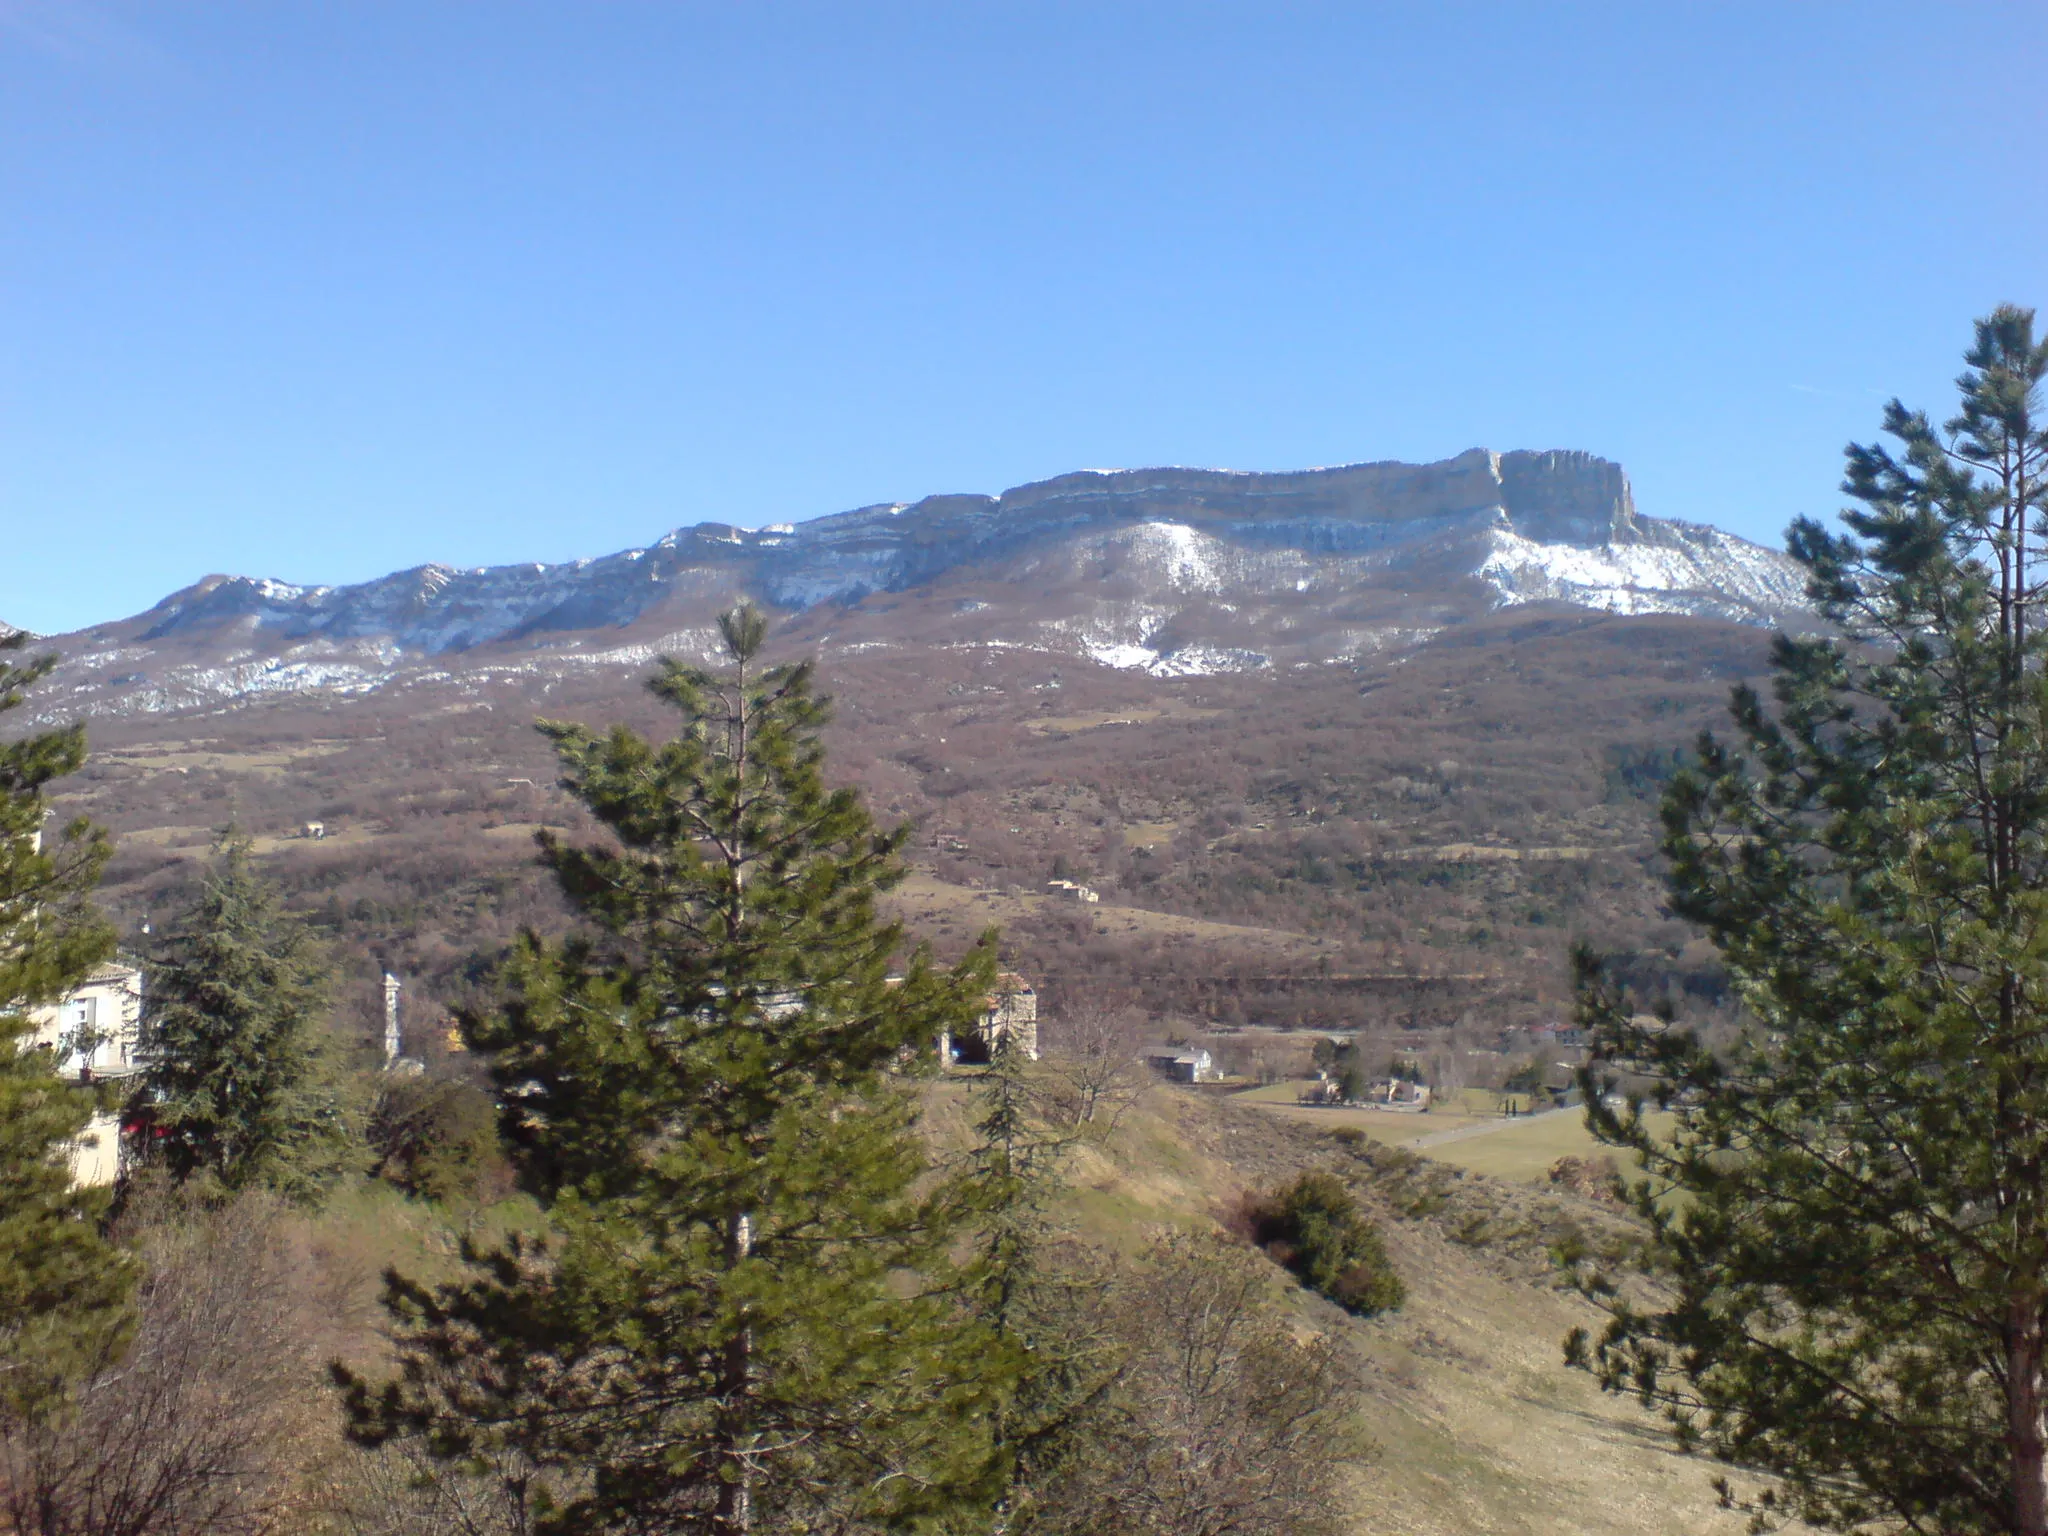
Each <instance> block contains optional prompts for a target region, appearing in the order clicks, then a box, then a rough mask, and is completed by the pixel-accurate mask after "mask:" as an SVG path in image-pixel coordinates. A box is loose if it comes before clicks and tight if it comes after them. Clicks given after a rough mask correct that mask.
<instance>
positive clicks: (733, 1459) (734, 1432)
mask: <svg viewBox="0 0 2048 1536" xmlns="http://www.w3.org/2000/svg"><path fill="white" fill-rule="evenodd" d="M753 1247H754V1223H753V1221H752V1219H751V1218H750V1217H747V1216H745V1215H740V1216H735V1217H734V1218H733V1219H732V1221H731V1223H730V1224H729V1225H728V1226H727V1228H726V1239H725V1257H726V1269H727V1270H728V1271H731V1270H732V1269H734V1268H736V1267H737V1266H738V1264H739V1262H740V1260H742V1259H744V1258H745V1257H746V1256H747V1255H748V1254H749V1253H751V1252H752V1251H753ZM753 1352H754V1334H753V1330H752V1329H750V1328H746V1327H741V1328H739V1329H738V1330H736V1331H735V1332H734V1334H733V1336H732V1338H731V1339H730V1340H729V1341H728V1342H727V1343H726V1346H725V1370H724V1372H723V1375H722V1379H721V1381H720V1383H719V1387H720V1391H721V1395H722V1396H723V1398H724V1406H723V1407H722V1408H721V1409H720V1410H719V1441H720V1444H719V1451H720V1454H721V1458H722V1459H723V1460H724V1462H725V1464H726V1465H725V1468H724V1469H723V1472H724V1475H723V1476H722V1477H721V1478H720V1479H719V1484H718V1516H717V1526H718V1530H719V1532H720V1536H745V1533H746V1532H748V1531H750V1530H751V1529H752V1528H753V1524H754V1497H753V1481H754V1474H753V1468H752V1466H751V1465H750V1464H749V1462H748V1460H747V1454H746V1453H747V1440H748V1429H747V1417H748V1415H747V1396H748V1393H749V1392H750V1391H751V1390H752V1377H753Z"/></svg>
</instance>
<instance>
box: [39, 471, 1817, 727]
mask: <svg viewBox="0 0 2048 1536" xmlns="http://www.w3.org/2000/svg"><path fill="white" fill-rule="evenodd" d="M740 597H750V598H752V599H754V600H756V601H758V602H761V603H763V604H764V605H766V606H767V607H769V608H770V609H772V610H774V611H775V613H776V615H777V617H778V619H779V620H780V621H781V622H782V625H783V627H784V628H785V630H786V631H788V632H789V633H790V634H791V635H792V637H793V638H797V639H801V640H804V641H805V642H806V643H811V644H814V645H817V646H820V647H829V646H831V645H833V644H838V645H842V646H844V645H857V646H860V647H861V648H864V649H873V648H877V647H889V646H894V645H903V644H917V643H926V644H949V645H974V644H993V645H1003V646H1021V647H1025V648H1032V649H1045V650H1050V651H1054V652H1063V653H1068V654H1073V655H1076V656H1085V657H1087V658H1089V659H1091V660H1094V661H1096V662H1099V663H1102V664H1104V665H1109V666H1119V667H1143V668H1146V669H1148V670H1152V671H1155V672H1159V673H1161V674H1163V675H1192V674H1199V673H1204V672H1213V671H1218V670H1256V669H1258V668H1262V667H1267V666H1273V665H1288V664H1296V663H1305V662H1331V661H1344V660H1347V659H1356V658H1358V657H1359V656H1361V655H1364V654H1371V653H1378V652H1381V651H1384V650H1386V649H1388V648H1390V647H1393V648H1398V647H1400V646H1403V645H1406V644H1412V643H1415V642H1417V641H1418V640H1420V639H1423V638H1426V637H1427V635H1428V634H1430V633H1434V632H1436V631H1438V630H1440V629H1441V628H1442V627H1443V626H1444V625H1445V624H1449V623H1456V622H1460V621H1462V620H1465V619H1469V618H1471V617H1474V616H1477V615H1479V614H1482V613H1485V612H1488V611H1491V610H1493V609H1496V608H1499V607H1503V606H1511V605H1517V604H1525V603H1532V602H1561V603H1566V604H1569V605H1572V606H1575V607H1581V608H1592V609H1596V610H1601V611H1606V612H1612V613H1622V614H1651V613H1678V614H1691V615H1696V616H1700V617H1710V618H1722V619H1735V620H1738V621H1742V622H1748V623H1758V624H1779V623H1784V622H1787V621H1788V620H1796V619H1797V618H1798V617H1799V616H1801V615H1802V614H1803V613H1804V610H1805V602H1804V595H1803V579H1802V577H1801V574H1800V572H1799V571H1798V569H1797V567H1796V566H1794V565H1793V563H1792V562H1791V561H1790V559H1789V557H1787V556H1785V555H1783V554H1781V553H1778V552H1776V551H1773V550H1769V549H1766V548H1764V547H1763V546H1761V545H1756V544H1753V543H1750V542H1749V541H1747V540H1744V539H1740V538H1738V537H1736V536H1735V535H1733V534H1728V533H1725V532H1723V531H1721V530H1719V529H1716V528H1712V527H1709V526H1706V525H1702V524H1692V523H1683V522H1677V521H1671V520H1664V519H1658V518H1653V517H1648V516H1645V515H1643V514H1641V513H1639V512H1638V510H1637V508H1636V505H1635V499H1634V495H1633V492H1632V490H1631V488H1630V486H1629V482H1628V477H1627V475H1626V474H1625V473H1624V472H1623V470H1622V468H1621V466H1620V465H1619V464H1616V463H1614V462H1613V461H1611V460H1607V459H1602V458H1599V457H1597V456H1595V455H1593V454H1590V453H1585V452H1582V451H1578V450H1544V451H1530V450H1520V451H1512V452H1496V451H1493V450H1490V449H1485V448H1475V449H1470V450H1468V451H1466V452H1464V453H1461V454H1458V455H1456V456H1454V457H1453V458H1450V459H1445V460H1440V461H1437V462H1434V463H1429V464H1409V463H1404V462H1401V461H1394V460H1382V461H1374V462H1368V463H1359V464H1350V465H1340V466H1335V467H1328V468H1321V469H1306V470H1286V471H1240V470H1214V469H1197V468H1184V467H1159V468H1150V469H1119V470H1077V471H1072V472H1069V473H1067V474H1063V475H1058V476H1054V477H1052V478H1050V479H1047V480H1041V481H1034V482H1031V483H1029V484H1026V485H1022V486H1015V487H1012V488H1011V489H1009V490H1007V491H1004V492H1002V493H1001V494H999V495H995V496H989V495H979V494H964V493H949V494H942V495H934V496H927V497H924V498H922V499H921V500H918V501H915V502H893V503H877V504H873V505H870V506H865V507H857V508H854V509H852V510H850V511H845V512H838V513H831V514H827V515H825V516H822V517H818V518H813V519H810V520H808V521H805V522H801V523H777V524H769V525H767V526H765V527H761V528H753V529H747V528H741V527H738V526H736V525H733V524H727V523H718V522H704V523H698V524H696V525H694V526H691V527H686V528H678V529H675V530H673V531H672V532H670V533H668V534H666V535H664V536H663V537H662V538H661V539H659V540H657V541H655V542H654V543H653V544H650V545H647V546H644V547H641V548H636V549H628V550H622V551H618V552H616V553H613V554H610V555H605V556H600V557H597V558H594V559H584V560H576V561H569V562H563V563H559V564H552V565H550V564H544V563H523V564H516V565H501V566H487V567H474V568H459V567H453V566H447V565H439V564H427V565H420V566H415V567H412V568H410V569H408V570H404V571H396V572H392V573H390V574H388V575H386V576H383V577H379V578H376V579H374V580H371V581H367V582H359V583H353V584H348V585H339V586H306V585H298V584H293V583H288V582H281V581H276V580H271V579H266V578H257V577H246V576H223V575H216V576H209V577H206V578H204V579H203V580H201V581H199V582H195V583H193V584H192V585H190V586H187V587H185V588H182V589H180V590H179V591H177V592H174V593H172V594H170V595H169V596H167V597H166V598H164V599H163V600H162V601H160V602H159V603H157V604H156V605H155V606H154V607H152V608H150V609H149V610H147V611H146V612H144V613H142V614H138V615H135V616H134V617H132V618H130V619H126V620H120V621H116V622H114V623H110V624H102V625H97V626H94V627H92V628H91V629H90V630H88V631H81V632H79V634H78V635H77V636H76V637H74V643H73V644H71V645H68V646H66V649H67V651H69V652H70V653H71V655H72V658H73V659H72V661H71V663H69V664H67V668H66V671H67V672H69V673H71V674H72V682H73V686H74V688H75V689H80V690H82V694H81V696H80V699H79V702H80V704H81V706H83V707H87V708H88V709H91V708H97V707H98V705H99V704H100V703H111V702H112V699H113V695H116V694H119V693H120V690H121V688H124V687H125V688H126V689H128V692H129V694H130V695H135V694H137V692H138V690H140V692H141V693H142V694H145V695H148V697H146V698H142V699H140V700H139V702H136V704H135V707H140V708H164V707H178V701H181V700H182V701H183V702H199V701H200V699H202V698H203V697H206V696H213V697H232V696H235V695H238V694H241V693H245V692H250V691H258V692H260V691H267V690H274V689H279V688H283V689H319V688H342V689H348V688H351V687H357V686H361V687H376V686H382V684H383V683H385V682H388V681H391V680H393V679H394V678H396V677H398V676H399V675H401V674H403V673H405V672H407V671H413V672H418V671H420V670H422V669H427V670H432V671H436V672H441V671H445V670H448V669H454V670H466V669H472V668H475V667H477V666H499V667H501V666H508V665H509V666H519V665H522V664H531V665H540V664H543V663H546V664H550V665H555V664H569V665H586V664H592V663H598V664H602V663H605V662H608V661H611V662H635V661H640V660H644V659H645V657H646V656H648V655H651V654H654V652H655V651H659V650H675V651H682V652H685V653H688V652H692V651H701V650H702V649H703V648H704V646H706V645H707V644H709V642H710V633H711V632H710V629H709V623H710V619H711V616H712V615H714V614H715V613H716V612H717V611H718V610H719V609H720V608H722V607H724V606H726V605H728V604H729V603H731V602H732V601H734V600H736V599H738V598H740ZM131 662H132V663H135V664H136V665H134V666H129V665H128V663H131ZM116 668H119V670H115V669H116ZM89 674H90V675H89ZM151 690H154V692H153V693H152V692H151ZM92 694H106V695H108V697H107V698H106V699H104V700H95V699H93V698H90V697H86V695H92Z"/></svg>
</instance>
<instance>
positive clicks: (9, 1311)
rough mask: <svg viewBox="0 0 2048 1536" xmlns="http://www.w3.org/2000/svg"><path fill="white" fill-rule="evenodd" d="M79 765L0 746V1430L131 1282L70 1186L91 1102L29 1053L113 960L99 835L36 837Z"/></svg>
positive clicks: (72, 1361)
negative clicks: (51, 795)
mask: <svg viewBox="0 0 2048 1536" xmlns="http://www.w3.org/2000/svg"><path fill="white" fill-rule="evenodd" d="M27 639H28V637H27V636H26V635H25V634H22V633H19V632H16V633H14V634H10V635H7V636H4V637H0V714H5V713H7V712H9V711H12V710H15V709H18V708H20V707H21V705H22V703H23V702H24V700H25V698H26V696H27V692H28V690H29V688H31V687H32V686H33V685H34V684H35V683H36V682H37V681H38V680H39V679H40V678H41V677H42V676H43V675H44V674H45V673H47V672H48V671H49V669H50V667H51V666H52V665H53V663H54V661H55V658H54V657H50V656H43V657H38V658H35V659H33V660H29V661H25V662H24V661H21V660H17V659H16V653H18V652H20V651H21V650H22V648H23V647H24V646H25V645H26V643H27ZM84 761H85V731H84V729H83V728H82V727H80V726H72V727H70V728H68V729H62V730H53V731H44V732H40V733H37V734H32V735H28V736H24V737H21V738H19V739H17V740H14V741H10V742H8V743H6V744H5V745H0V1419H5V1418H10V1417H14V1416H17V1415H22V1414H38V1413H41V1412H44V1411H47V1410H48V1409H49V1408H51V1407H52V1406H53V1404H54V1403H56V1402H58V1401H60V1400H61V1395H62V1390H63V1387H64V1386H65V1384H66V1382H67V1380H68V1378H70V1376H71V1375H72V1373H73V1372H74V1371H75V1370H76V1369H77V1368H78V1367H80V1366H81V1365H82V1364H83V1362H84V1361H85V1360H87V1359H89V1358H92V1357H95V1356H97V1355H99V1354H100V1353H101V1352H102V1351H103V1350H104V1349H105V1348H108V1347H111V1346H112V1345H114V1344H116V1343H117V1342H118V1340H119V1339H120V1337H121V1335H122V1334H123V1333H124V1332H125V1330H126V1328H127V1326H128V1323H129V1313H128V1298H129V1295H130V1292H131V1290H132V1288H133V1285H134V1279H135V1276H134V1272H133V1269H132V1267H131V1265H130V1262H129V1261H128V1259H127V1258H126V1256H125V1255H123V1254H122V1253H120V1252H119V1251H118V1250H116V1249H115V1248H113V1247H112V1246H110V1245H109V1244H108V1243H107V1242H106V1241H104V1239H103V1238H102V1237H101V1236H100V1232H99V1220H100V1218H101V1216H102V1215H103V1214H104V1212H105V1209H106V1200H107V1191H105V1190H95V1189H81V1188H79V1187H77V1186H76V1185H74V1184H73V1182H72V1178H71V1159H70V1151H71V1147H72V1145H73V1144H74V1143H75V1142H76V1141H77V1139H78V1137H79V1136H80V1134H81V1133H82V1132H83V1131H84V1130H85V1128H86V1125H87V1123H88V1122H89V1121H90V1120H91V1118H92V1115H93V1111H94V1108H95V1104H94V1098H93V1094H92V1091H91V1090H90V1089H88V1088H84V1087H81V1086H79V1085H77V1084H75V1083H66V1082H64V1081H62V1080H61V1079H60V1078H59V1077H58V1076H57V1071H56V1062H55V1061H54V1059H53V1058H52V1056H51V1054H50V1052H48V1051H47V1050H42V1049H37V1048H34V1047H31V1046H29V1045H28V1044H27V1040H28V1036H29V1035H30V1033H31V1032H32V1030H33V1027H34V1025H33V1021H32V1014H33V1011H34V1010H36V1009H38V1008H40V1007H45V1006H47V1005H49V1004H52V1003H54V1002H56V1001H57V1000H58V999H59V998H60V997H62V996H63V994H64V993H65V992H67V991H69V990H70V989H71V988H73V987H75V986H77V985H78V984H79V983H80V982H82V981H83V980H84V979H85V978H86V976H87V975H88V974H90V972H91V971H92V968H93V967H94V966H95V965H97V964H98V963H99V962H101V961H102V960H105V959H106V958H107V957H108V956H109V955H110V954H112V953H113V947H114V944H113V934H112V932H111V930H110V929H109V928H108V927H107V925H106V923H105V922H104V921H103V920H102V919H101V918H100V916H99V914H98V913H97V912H96V911H95V910H94V908H93V906H92V902H91V892H92V890H93V887H94V886H95V885H96V884H98V882H99V875H100V870H101V868H102V867H103V866H104V865H105V863H106V860H107V855H108V853H109V851H110V848H109V844H108V842H107V838H106V834H105V833H104V832H102V831H101V830H100V829H99V828H97V827H94V826H92V825H91V824H90V823H88V822H86V821H84V820H82V819H81V820H78V821H74V822H72V823H71V824H70V825H69V826H67V827H66V828H65V829H64V831H63V833H62V835H61V836H60V837H58V838H55V839H50V840H47V841H46V840H45V839H44V838H43V836H42V830H43V822H44V819H45V818H46V816H47V815H48V812H49V805H48V800H47V798H46V795H45V789H46V786H48V785H49V783H50V782H51V781H52V780H53V779H57V778H61V777H62V776H64V775H65V774H68V773H73V772H76V771H77V769H78V768H79V767H80V765H81V764H83V763H84Z"/></svg>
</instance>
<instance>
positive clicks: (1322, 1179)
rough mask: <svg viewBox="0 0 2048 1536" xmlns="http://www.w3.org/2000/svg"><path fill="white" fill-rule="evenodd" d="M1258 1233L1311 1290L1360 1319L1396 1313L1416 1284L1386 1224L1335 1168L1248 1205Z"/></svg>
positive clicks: (1255, 1236) (1254, 1234) (1257, 1238)
mask: <svg viewBox="0 0 2048 1536" xmlns="http://www.w3.org/2000/svg"><path fill="white" fill-rule="evenodd" d="M1246 1214H1247V1217H1248V1219H1249V1225H1250V1227H1251V1235H1252V1237H1253V1239H1254V1240H1255V1241H1256V1242H1257V1243H1258V1244H1259V1246H1260V1247H1262V1248H1264V1249H1265V1250H1266V1252H1267V1253H1268V1254H1270V1255H1272V1257H1273V1259H1274V1260H1275V1262H1277V1263H1279V1264H1281V1265H1283V1266H1284V1267H1285V1268H1287V1269H1288V1270H1289V1271H1290V1272H1292V1273H1293V1275H1294V1276H1295V1278H1297V1279H1298V1280H1300V1281H1301V1283H1302V1284H1303V1285H1305V1286H1307V1287H1308V1288H1309V1289H1310V1290H1312V1291H1316V1292H1318V1293H1320V1294H1321V1295H1324V1296H1327V1297H1328V1298H1329V1299H1330V1300H1332V1301H1334V1302H1336V1303H1337V1305H1338V1306H1340V1307H1342V1308H1344V1309H1345V1311H1347V1312H1355V1313H1357V1314H1358V1315H1359V1316H1360V1317H1371V1316H1373V1315H1374V1314H1375V1313H1379V1312H1390V1311H1392V1310H1393V1309H1394V1308H1396V1307H1398V1306H1400V1305H1401V1303H1402V1302H1403V1301H1405V1300H1406V1299H1407V1296H1408V1289H1407V1287H1406V1286H1405V1285H1403V1284H1402V1283H1401V1277H1400V1276H1399V1275H1398V1274H1396V1273H1395V1272H1394V1266H1393V1262H1392V1261H1391V1260H1390V1259H1388V1257H1387V1249H1386V1244H1385V1243H1384V1242H1382V1241H1381V1240H1380V1234H1379V1229H1378V1228H1377V1227H1375V1226H1374V1225H1373V1224H1372V1222H1371V1221H1370V1220H1369V1219H1368V1218H1367V1217H1366V1216H1365V1214H1364V1213H1363V1212H1362V1211H1360V1210H1359V1208H1358V1202H1357V1201H1356V1200H1355V1199H1353V1198H1352V1195H1351V1191H1350V1190H1349V1189H1347V1188H1346V1187H1345V1185H1344V1181H1343V1180H1342V1179H1340V1178H1338V1177H1337V1176H1336V1175H1335V1174H1332V1173H1321V1172H1309V1173H1304V1174H1302V1175H1301V1176H1300V1177H1299V1178H1297V1179H1296V1180H1295V1181H1294V1182H1293V1183H1292V1184H1290V1185H1288V1186H1287V1187H1286V1188H1284V1189H1279V1190H1275V1191H1273V1192H1272V1193H1270V1194H1268V1195H1265V1196H1263V1197H1260V1198H1258V1199H1256V1200H1254V1201H1253V1202H1252V1203H1251V1206H1250V1207H1249V1208H1248V1210H1247V1213H1246Z"/></svg>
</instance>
